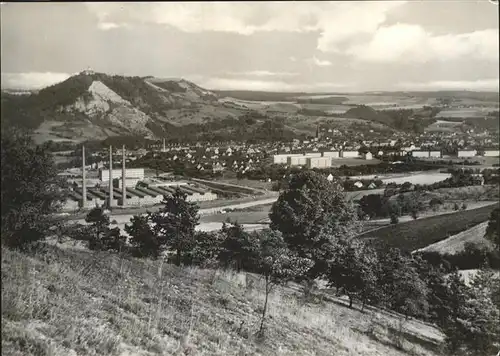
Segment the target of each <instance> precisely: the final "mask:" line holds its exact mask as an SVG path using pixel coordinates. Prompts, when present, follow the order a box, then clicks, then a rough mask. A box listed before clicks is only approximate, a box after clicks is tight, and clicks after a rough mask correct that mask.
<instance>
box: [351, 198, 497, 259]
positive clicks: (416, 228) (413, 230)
mask: <svg viewBox="0 0 500 356" xmlns="http://www.w3.org/2000/svg"><path fill="white" fill-rule="evenodd" d="M495 207H498V204H494V205H489V206H485V207H482V208H478V209H473V210H465V211H460V212H456V213H451V214H443V215H438V216H433V217H430V218H427V219H421V220H414V221H410V222H406V223H399V224H396V225H391V226H387V227H383V228H381V229H378V230H375V231H371V232H367V233H364V234H362V235H360V236H361V237H363V238H370V239H376V240H380V241H381V242H382V243H385V244H387V245H388V246H391V247H397V248H400V249H402V250H404V251H408V252H410V251H413V250H417V249H420V248H423V247H426V246H428V245H430V244H433V243H436V242H438V241H441V240H443V239H445V238H448V237H449V236H451V235H454V234H458V233H459V232H462V231H464V230H467V229H469V228H470V227H471V226H474V225H477V224H479V223H482V222H484V221H486V220H488V218H489V216H490V213H491V211H492V210H493V209H494V208H495Z"/></svg>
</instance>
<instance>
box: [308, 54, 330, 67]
mask: <svg viewBox="0 0 500 356" xmlns="http://www.w3.org/2000/svg"><path fill="white" fill-rule="evenodd" d="M309 62H310V63H312V64H314V65H317V66H318V67H328V66H331V65H332V62H330V61H327V60H326V59H325V60H321V59H318V58H317V57H316V56H314V57H313V58H311V59H310V60H309Z"/></svg>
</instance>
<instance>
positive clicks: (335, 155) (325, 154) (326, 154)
mask: <svg viewBox="0 0 500 356" xmlns="http://www.w3.org/2000/svg"><path fill="white" fill-rule="evenodd" d="M323 157H330V158H340V153H339V152H338V151H326V152H323Z"/></svg>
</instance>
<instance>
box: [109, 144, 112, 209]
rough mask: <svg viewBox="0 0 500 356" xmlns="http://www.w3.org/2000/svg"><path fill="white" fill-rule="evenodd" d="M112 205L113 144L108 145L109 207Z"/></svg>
mask: <svg viewBox="0 0 500 356" xmlns="http://www.w3.org/2000/svg"><path fill="white" fill-rule="evenodd" d="M112 205H113V146H109V207H110V208H111V207H112Z"/></svg>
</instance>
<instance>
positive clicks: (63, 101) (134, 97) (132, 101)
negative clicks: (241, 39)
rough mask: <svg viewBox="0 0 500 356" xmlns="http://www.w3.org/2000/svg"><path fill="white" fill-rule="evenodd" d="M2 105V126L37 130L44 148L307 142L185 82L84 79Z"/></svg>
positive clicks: (277, 122)
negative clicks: (109, 141)
mask: <svg viewBox="0 0 500 356" xmlns="http://www.w3.org/2000/svg"><path fill="white" fill-rule="evenodd" d="M1 100H2V102H1V103H2V107H1V110H2V112H1V123H2V127H12V126H14V127H21V128H24V129H28V130H31V131H32V132H34V138H35V140H36V141H37V142H44V141H48V140H52V141H54V142H60V141H72V142H81V141H86V140H103V139H106V138H109V137H136V138H142V139H144V138H146V139H158V138H167V139H169V140H172V141H179V142H186V141H188V140H189V141H193V140H215V141H217V140H220V141H226V140H230V139H233V138H234V137H239V138H241V139H247V140H252V139H253V140H280V139H292V138H296V137H298V135H299V134H298V133H297V132H296V130H294V129H293V128H292V127H289V126H287V125H286V123H284V122H283V120H282V119H279V118H274V117H271V116H267V115H264V113H262V112H259V111H258V110H253V109H249V108H247V107H244V106H236V105H231V101H229V102H228V101H220V100H219V95H218V94H216V93H214V92H212V91H209V90H206V89H204V88H202V87H200V86H198V85H196V84H194V83H191V82H189V81H187V80H184V79H161V78H155V77H126V76H117V75H113V76H112V75H107V74H104V73H94V72H82V73H80V74H78V75H75V76H72V77H70V78H68V79H67V80H65V81H63V82H61V83H58V84H55V85H52V86H50V87H47V88H44V89H42V90H39V91H38V92H35V93H31V95H17V94H14V93H12V92H10V91H2V95H1Z"/></svg>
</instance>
